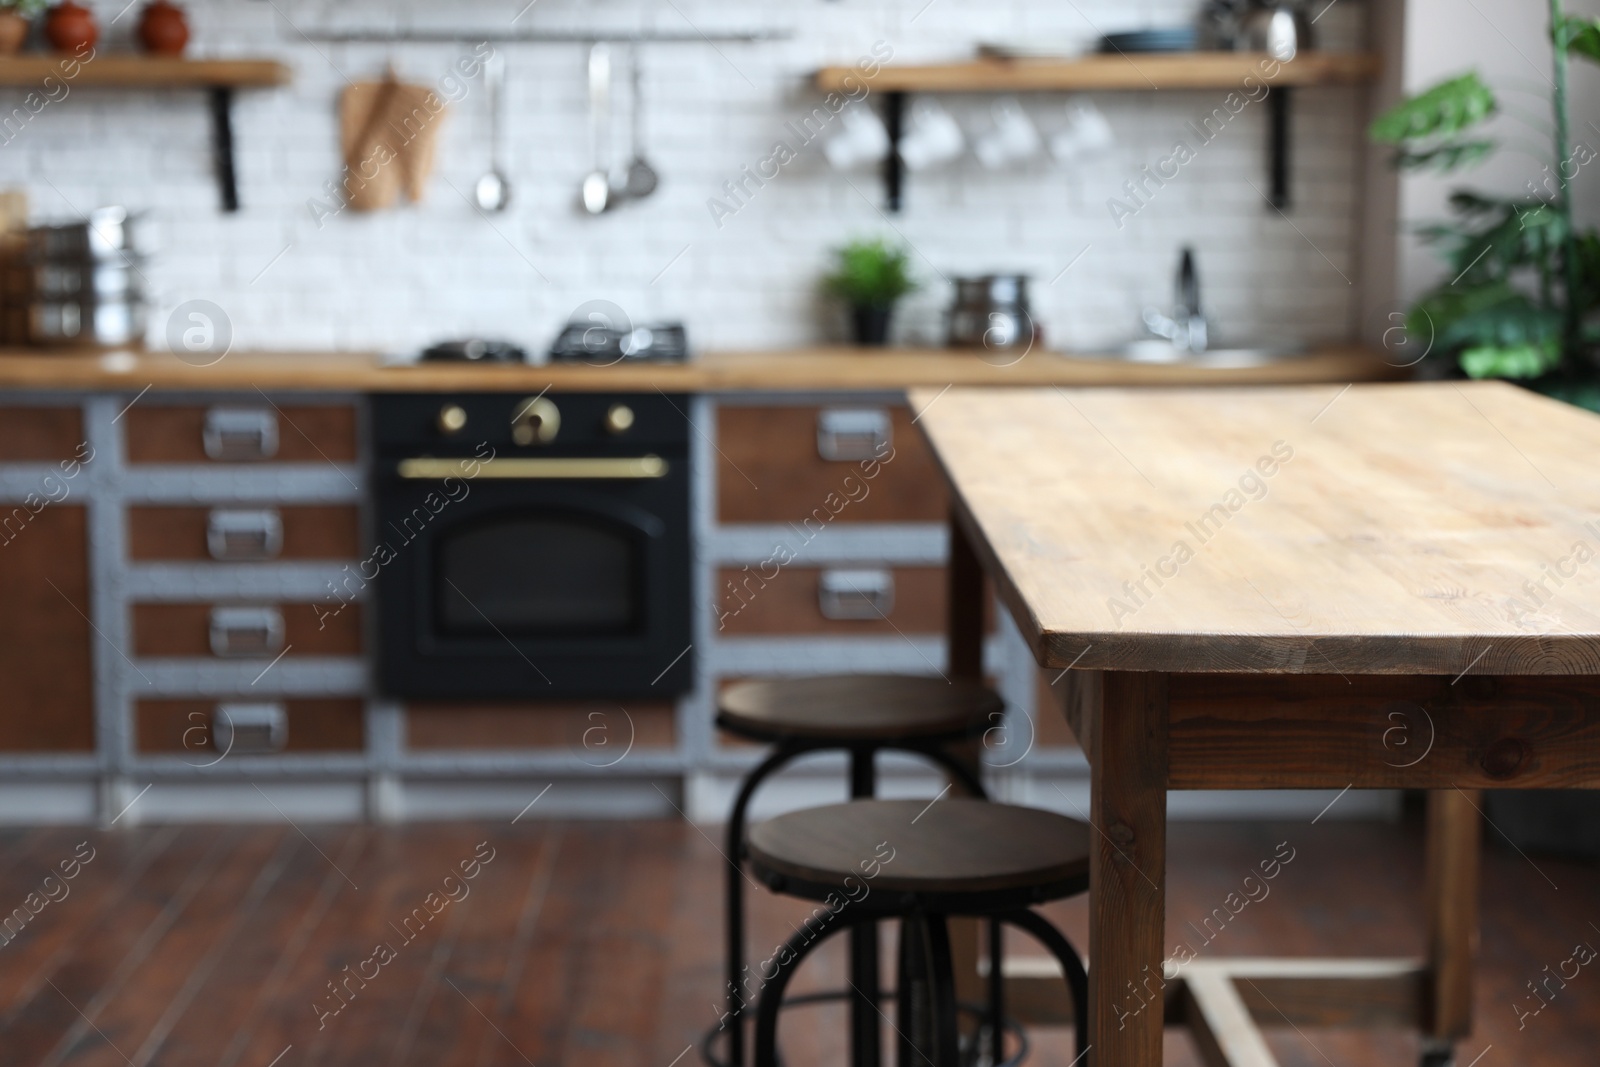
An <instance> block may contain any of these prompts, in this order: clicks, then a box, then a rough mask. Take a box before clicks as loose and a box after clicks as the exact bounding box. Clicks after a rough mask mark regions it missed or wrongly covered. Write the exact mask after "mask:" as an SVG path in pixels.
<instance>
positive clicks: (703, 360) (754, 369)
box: [0, 346, 1405, 393]
mask: <svg viewBox="0 0 1600 1067" xmlns="http://www.w3.org/2000/svg"><path fill="white" fill-rule="evenodd" d="M991 358H994V357H991ZM996 363H998V360H997V359H996ZM1404 373H1405V372H1404V371H1401V370H1399V369H1397V368H1395V367H1392V366H1389V365H1387V364H1385V363H1384V362H1383V360H1382V358H1381V357H1380V355H1379V354H1378V353H1376V352H1374V351H1372V350H1370V349H1366V348H1362V347H1358V346H1344V347H1336V348H1326V349H1321V350H1318V351H1315V352H1312V353H1310V354H1308V355H1305V356H1302V357H1299V358H1294V359H1286V360H1282V361H1280V362H1277V363H1272V364H1268V365H1265V366H1259V367H1236V368H1222V367H1206V366H1201V365H1194V364H1167V365H1160V364H1149V363H1144V364H1140V363H1129V362H1126V361H1125V360H1121V359H1115V358H1095V357H1068V356H1064V355H1060V354H1057V353H1053V352H1034V353H1030V354H1029V355H1027V356H1025V357H1023V358H1022V359H1020V360H1019V361H1017V362H1016V363H1015V364H1012V365H1010V366H999V365H996V364H995V363H990V362H986V361H985V359H984V358H983V356H980V355H978V354H976V353H973V352H963V351H951V350H947V349H936V348H916V349H914V348H891V349H861V348H847V347H818V348H804V349H790V350H771V351H742V352H710V353H706V354H705V355H703V356H701V357H700V358H698V359H696V360H695V361H694V362H692V363H687V364H678V365H671V364H660V365H643V366H639V365H635V366H623V365H617V366H611V367H590V366H584V365H581V364H578V365H573V364H567V365H560V366H542V367H541V366H487V367H486V366H464V365H461V364H451V363H430V364H423V365H412V366H387V365H384V364H383V363H382V362H381V361H380V359H379V357H378V356H377V355H375V354H373V353H370V352H299V353H289V352H234V353H230V354H228V355H227V356H224V357H223V358H222V359H221V360H219V361H218V362H216V363H214V364H211V365H210V366H194V365H191V364H189V363H186V362H184V361H183V360H182V359H180V358H178V357H177V356H176V355H173V354H172V353H169V352H138V353H134V352H113V353H84V352H70V351H63V352H60V353H51V352H43V351H39V350H35V349H0V390H18V389H22V390H76V389H83V390H124V389H132V390H140V389H143V388H145V387H146V386H154V387H156V388H158V389H166V390H195V391H206V390H230V391H249V390H251V389H264V390H274V391H283V390H308V391H327V392H378V393H381V392H461V391H474V390H475V391H482V392H495V391H502V390H503V391H507V392H522V391H532V392H537V391H539V390H541V389H546V388H548V389H550V390H553V391H555V392H569V393H570V392H597V391H606V392H649V391H652V390H658V389H659V390H661V391H662V392H668V393H673V392H678V393H723V392H751V391H769V390H770V391H817V392H828V391H873V390H898V389H907V388H912V387H916V386H933V387H935V388H943V387H945V386H947V385H973V386H980V385H1014V386H1043V385H1061V386H1116V385H1257V384H1288V383H1298V382H1340V383H1343V382H1351V381H1369V380H1376V379H1390V378H1397V377H1401V376H1403V375H1404Z"/></svg>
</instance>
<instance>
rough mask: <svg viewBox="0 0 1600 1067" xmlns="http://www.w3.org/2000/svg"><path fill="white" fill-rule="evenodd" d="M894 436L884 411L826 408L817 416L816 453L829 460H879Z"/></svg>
mask: <svg viewBox="0 0 1600 1067" xmlns="http://www.w3.org/2000/svg"><path fill="white" fill-rule="evenodd" d="M891 436H892V431H891V429H890V422H889V412H888V411H887V410H885V409H883V408H823V409H822V410H821V411H819V412H818V413H817V454H818V455H820V456H821V457H822V458H823V459H826V460H834V461H838V460H858V459H879V458H881V457H882V456H883V454H884V453H885V452H886V451H888V447H889V442H890V439H891Z"/></svg>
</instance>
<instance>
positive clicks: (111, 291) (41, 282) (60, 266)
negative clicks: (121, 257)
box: [29, 260, 141, 301]
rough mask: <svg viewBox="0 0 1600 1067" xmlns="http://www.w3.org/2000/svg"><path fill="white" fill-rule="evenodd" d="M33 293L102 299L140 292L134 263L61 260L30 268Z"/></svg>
mask: <svg viewBox="0 0 1600 1067" xmlns="http://www.w3.org/2000/svg"><path fill="white" fill-rule="evenodd" d="M29 271H30V274H31V281H32V295H33V297H34V298H35V299H43V300H53V301H61V300H104V299H107V298H109V297H130V296H132V297H137V296H140V295H141V287H140V285H139V280H140V275H139V268H138V265H137V264H136V263H133V262H129V263H96V262H93V261H89V260H78V261H71V260H61V261H49V262H44V263H36V264H34V265H33V266H32V267H31V268H29Z"/></svg>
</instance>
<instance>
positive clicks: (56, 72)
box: [0, 52, 289, 213]
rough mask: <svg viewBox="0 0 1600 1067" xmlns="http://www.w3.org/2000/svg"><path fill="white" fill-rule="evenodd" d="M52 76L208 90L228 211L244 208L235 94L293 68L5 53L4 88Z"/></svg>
mask: <svg viewBox="0 0 1600 1067" xmlns="http://www.w3.org/2000/svg"><path fill="white" fill-rule="evenodd" d="M46 78H56V79H58V80H60V81H64V82H70V83H71V84H72V85H73V86H75V87H80V88H86V89H93V88H122V89H203V90H205V91H206V93H207V94H208V95H209V96H210V98H211V142H212V156H213V158H214V162H215V167H216V172H217V191H218V195H219V196H220V198H221V200H222V210H223V211H224V212H229V213H232V212H235V211H238V210H239V182H238V177H237V174H236V172H235V167H234V158H233V94H234V91H235V90H237V89H255V88H267V87H269V86H274V85H283V84H285V83H287V82H288V80H289V68H288V67H287V66H285V65H284V64H282V63H279V62H278V61H277V60H275V59H183V58H174V57H169V56H145V55H139V54H138V53H134V52H124V53H121V54H118V53H115V52H113V53H110V54H100V53H95V54H93V56H92V57H91V58H89V59H87V60H80V59H78V58H76V57H75V56H71V55H66V54H60V53H30V54H27V55H20V56H5V57H0V86H14V87H18V88H34V87H38V86H43V85H44V84H45V79H46Z"/></svg>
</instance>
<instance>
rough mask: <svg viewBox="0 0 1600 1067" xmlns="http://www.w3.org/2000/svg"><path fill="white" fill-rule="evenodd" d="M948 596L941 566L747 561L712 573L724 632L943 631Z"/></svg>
mask: <svg viewBox="0 0 1600 1067" xmlns="http://www.w3.org/2000/svg"><path fill="white" fill-rule="evenodd" d="M774 571H776V574H775V576H774V577H773V578H772V579H771V580H770V581H768V580H766V579H764V578H763V575H764V574H773V572H774ZM946 602H947V601H946V595H945V570H944V568H943V567H895V568H892V569H891V568H871V567H867V568H857V567H849V568H832V567H826V568H825V567H785V568H783V569H781V570H779V569H778V568H776V567H768V568H765V569H763V568H762V567H760V566H750V567H745V568H736V567H724V568H723V569H722V570H721V571H720V572H718V575H717V615H716V618H717V625H718V629H719V630H720V632H721V633H723V634H729V635H748V634H878V633H884V634H893V633H895V632H896V631H898V632H900V633H918V634H932V633H941V632H943V630H944V627H945V615H946V612H945V604H946ZM885 608H887V610H884V609H885Z"/></svg>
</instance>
